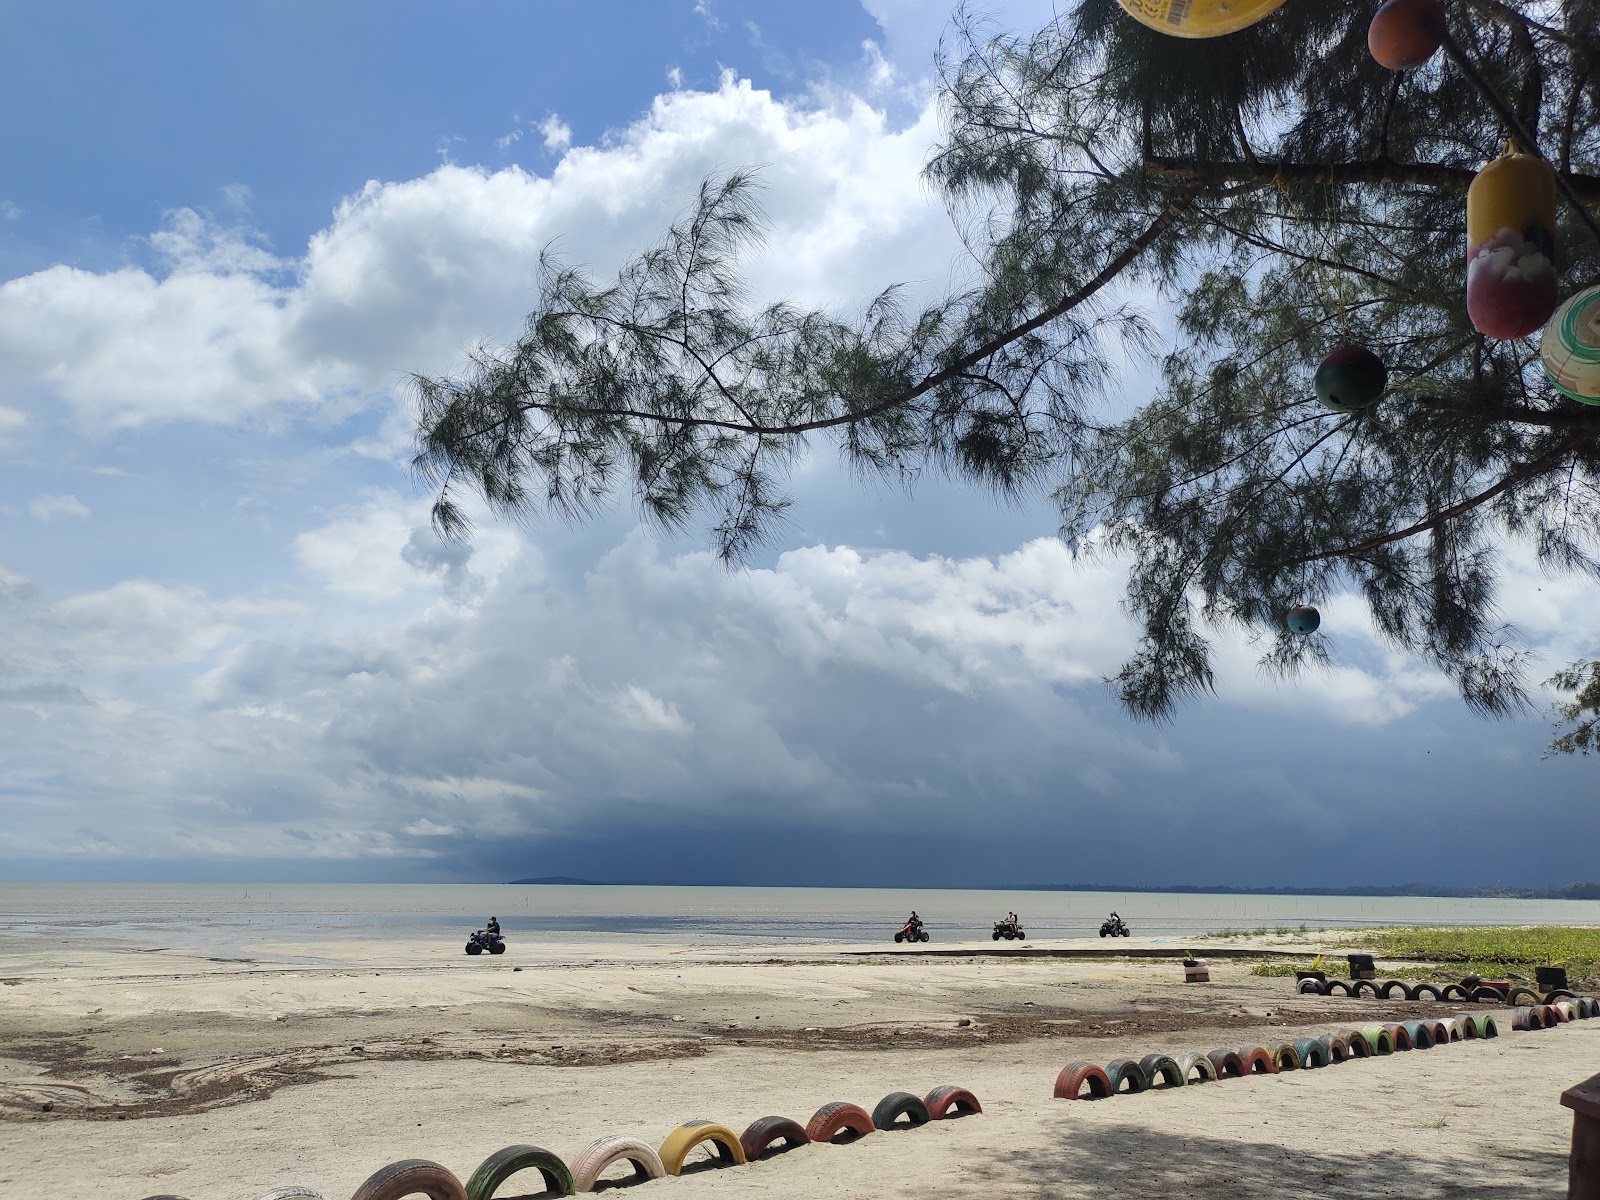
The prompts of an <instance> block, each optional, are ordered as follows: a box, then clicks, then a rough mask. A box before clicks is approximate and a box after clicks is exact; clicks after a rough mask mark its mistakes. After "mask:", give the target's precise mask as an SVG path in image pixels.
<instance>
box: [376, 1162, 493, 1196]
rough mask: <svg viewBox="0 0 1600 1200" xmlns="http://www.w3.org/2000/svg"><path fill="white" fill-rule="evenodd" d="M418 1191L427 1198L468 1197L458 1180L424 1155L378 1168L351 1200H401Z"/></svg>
mask: <svg viewBox="0 0 1600 1200" xmlns="http://www.w3.org/2000/svg"><path fill="white" fill-rule="evenodd" d="M419 1194H420V1195H423V1196H426V1197H427V1198H428V1200H467V1189H466V1188H465V1187H463V1186H462V1184H461V1180H459V1179H457V1178H456V1177H455V1175H453V1174H452V1173H451V1172H450V1171H448V1170H446V1169H445V1168H444V1167H441V1166H440V1165H439V1164H438V1163H436V1162H429V1161H428V1160H427V1159H425V1158H407V1159H402V1160H401V1161H400V1162H397V1163H390V1164H389V1165H388V1166H387V1167H381V1168H379V1169H378V1170H377V1171H375V1172H374V1173H373V1174H372V1175H370V1176H368V1178H367V1181H366V1182H365V1183H363V1184H362V1185H361V1186H360V1187H358V1188H357V1189H356V1193H355V1195H353V1196H351V1197H350V1200H401V1198H402V1197H404V1196H416V1195H419Z"/></svg>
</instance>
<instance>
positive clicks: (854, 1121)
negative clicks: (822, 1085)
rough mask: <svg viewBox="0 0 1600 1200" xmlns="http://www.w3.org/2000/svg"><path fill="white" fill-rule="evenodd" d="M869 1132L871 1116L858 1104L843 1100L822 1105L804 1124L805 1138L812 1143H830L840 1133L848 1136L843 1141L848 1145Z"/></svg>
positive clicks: (870, 1129) (870, 1130)
mask: <svg viewBox="0 0 1600 1200" xmlns="http://www.w3.org/2000/svg"><path fill="white" fill-rule="evenodd" d="M871 1132H872V1114H871V1113H869V1112H868V1111H867V1110H866V1109H864V1108H862V1107H861V1106H860V1105H859V1104H850V1103H848V1102H846V1101H844V1100H836V1101H834V1102H833V1103H832V1104H824V1105H823V1106H822V1107H821V1108H819V1109H817V1111H816V1112H815V1113H813V1114H812V1116H811V1120H809V1121H807V1122H806V1136H807V1137H808V1138H810V1139H811V1140H812V1141H813V1142H831V1141H833V1139H834V1138H836V1137H838V1136H839V1135H840V1134H841V1133H848V1134H849V1135H850V1136H849V1137H848V1138H846V1139H845V1141H846V1142H847V1143H848V1142H853V1141H856V1140H857V1139H858V1138H864V1137H866V1136H867V1134H869V1133H871Z"/></svg>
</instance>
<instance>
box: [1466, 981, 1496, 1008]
mask: <svg viewBox="0 0 1600 1200" xmlns="http://www.w3.org/2000/svg"><path fill="white" fill-rule="evenodd" d="M1468 999H1469V1000H1471V1001H1472V1002H1473V1003H1474V1004H1476V1003H1477V1002H1478V1001H1479V1000H1487V1001H1489V1002H1490V1003H1491V1004H1499V1003H1500V1002H1501V1001H1503V1000H1504V999H1505V997H1504V996H1503V995H1501V993H1500V989H1499V988H1492V987H1490V986H1489V985H1488V984H1484V983H1480V984H1479V985H1478V986H1477V987H1475V988H1473V989H1472V995H1471V996H1469V997H1468Z"/></svg>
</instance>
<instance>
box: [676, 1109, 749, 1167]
mask: <svg viewBox="0 0 1600 1200" xmlns="http://www.w3.org/2000/svg"><path fill="white" fill-rule="evenodd" d="M707 1143H710V1145H711V1147H712V1148H713V1149H714V1150H716V1152H717V1164H718V1165H719V1166H723V1167H742V1166H744V1146H743V1145H741V1144H740V1142H739V1136H738V1135H737V1134H736V1133H734V1132H733V1130H731V1129H729V1128H728V1127H727V1126H726V1125H718V1124H717V1123H716V1122H715V1121H706V1120H695V1121H685V1122H684V1123H683V1124H682V1125H679V1126H678V1127H677V1128H676V1129H674V1130H673V1131H672V1132H671V1133H669V1134H667V1136H666V1138H665V1140H663V1141H662V1143H661V1149H660V1150H659V1151H657V1153H658V1154H659V1155H660V1156H661V1165H662V1167H664V1168H665V1169H666V1172H667V1174H668V1175H682V1174H683V1160H684V1159H686V1158H687V1157H689V1151H691V1150H693V1149H694V1148H695V1147H696V1146H704V1145H706V1144H707Z"/></svg>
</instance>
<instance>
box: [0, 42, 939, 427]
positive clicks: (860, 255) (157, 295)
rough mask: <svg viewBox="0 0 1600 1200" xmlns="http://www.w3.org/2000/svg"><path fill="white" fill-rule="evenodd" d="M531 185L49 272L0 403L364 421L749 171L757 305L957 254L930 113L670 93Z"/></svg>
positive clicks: (847, 290)
mask: <svg viewBox="0 0 1600 1200" xmlns="http://www.w3.org/2000/svg"><path fill="white" fill-rule="evenodd" d="M540 132H541V134H542V136H543V137H544V139H545V142H546V145H547V146H549V148H551V149H552V150H556V151H559V152H563V153H562V155H561V158H560V161H559V163H558V164H557V166H556V167H555V168H554V170H553V171H552V172H551V173H550V174H549V175H548V176H541V175H536V174H531V173H528V172H526V171H524V170H522V169H521V168H519V167H514V166H513V167H507V168H505V169H503V170H498V171H489V170H486V169H483V168H480V167H476V166H464V165H463V166H458V165H454V164H452V163H448V162H447V163H445V164H444V165H442V166H440V167H439V168H438V169H436V170H434V171H432V172H430V173H429V174H427V175H425V176H423V177H421V178H417V179H410V180H403V181H398V182H378V181H372V182H369V183H368V184H367V185H366V186H365V187H363V188H362V189H361V190H360V191H359V192H357V193H356V194H354V195H352V196H350V197H348V198H346V199H345V200H344V201H342V202H341V203H340V204H339V206H338V207H337V209H336V210H335V212H334V215H333V220H332V222H331V223H330V224H329V225H327V226H326V227H325V228H324V229H322V230H320V231H319V232H318V233H316V234H315V235H314V236H313V237H312V238H311V240H310V242H309V244H308V245H307V246H306V247H305V248H304V249H303V251H301V252H300V253H298V254H295V255H287V254H284V253H282V252H275V251H273V250H271V249H269V248H268V247H267V246H266V245H265V243H264V240H263V239H262V238H261V237H260V235H259V234H257V233H255V232H254V231H253V230H251V229H250V228H249V227H248V226H246V225H241V224H238V223H232V224H229V223H223V222H219V221H217V220H215V219H212V218H209V217H207V216H206V215H205V214H203V213H201V212H199V211H197V210H194V209H187V208H186V209H180V210H178V211H176V212H174V213H173V214H171V215H170V216H169V217H168V219H167V221H166V223H165V224H164V226H163V227H162V228H161V229H159V230H157V231H156V232H155V233H153V234H151V235H150V236H149V238H148V239H147V243H148V246H149V248H150V251H151V254H152V256H153V258H154V262H153V263H152V264H151V265H150V266H148V267H146V266H137V265H129V266H125V267H121V268H119V269H117V270H113V271H106V272H92V271H85V270H81V269H77V268H72V267H67V266H56V267H51V268H48V269H46V270H44V271H40V272H36V273H34V274H31V275H27V276H23V277H21V278H17V279H12V280H9V281H7V282H5V283H4V284H0V403H3V404H4V405H5V406H6V408H7V409H9V410H12V411H20V412H26V411H28V410H30V409H33V408H40V409H43V408H44V407H47V406H50V405H56V404H64V405H65V407H66V409H67V411H68V412H69V413H70V414H71V416H72V417H73V418H74V420H75V421H76V422H77V423H78V426H79V428H80V429H81V430H82V431H84V432H85V433H88V434H91V435H94V436H99V435H101V434H103V433H105V432H107V431H115V430H119V429H126V428H138V427H141V426H145V425H149V424H151V423H155V422H167V421H175V420H181V421H194V422H203V423H214V424H221V425H226V424H235V423H239V422H244V421H251V420H256V421H263V420H264V421H269V422H270V421H283V420H298V419H304V418H308V417H309V418H313V419H316V420H320V421H323V422H328V421H333V420H337V419H340V418H341V417H343V416H344V415H347V414H348V413H350V412H351V411H353V410H355V409H357V408H359V407H362V406H370V405H373V404H381V403H387V402H388V397H390V396H391V395H392V394H393V392H394V389H395V385H396V383H397V382H398V381H399V380H400V379H402V378H403V377H404V374H405V373H406V372H408V371H413V370H415V371H423V372H439V371H444V370H447V369H449V368H450V367H451V366H452V365H455V364H458V363H459V362H460V360H461V355H462V353H463V350H464V349H465V348H467V347H470V346H471V345H473V344H475V343H476V342H478V341H479V340H480V339H482V338H488V339H490V340H492V341H503V340H507V339H509V338H511V337H513V336H514V335H515V334H516V332H517V331H518V329H519V327H520V324H521V321H522V318H523V316H524V314H525V311H526V306H527V303H528V300H529V297H530V296H531V295H532V294H533V289H534V284H535V278H536V269H537V264H538V260H539V256H540V253H541V252H542V251H543V250H545V249H546V247H548V246H549V245H550V244H551V243H552V242H554V243H556V244H557V246H558V249H559V250H560V251H561V252H562V253H563V254H564V255H565V256H566V257H568V258H569V259H570V260H571V261H574V262H577V263H580V264H586V265H588V266H591V267H592V268H593V269H594V270H595V271H596V272H597V273H600V274H605V273H608V272H610V271H612V270H614V269H615V267H616V266H617V265H618V263H619V261H620V256H621V255H622V254H624V253H625V252H626V251H628V250H629V249H633V248H639V247H643V246H646V245H648V244H649V243H650V242H651V241H653V240H654V239H655V238H656V237H657V236H658V235H659V234H660V232H661V230H662V229H663V228H664V226H665V224H666V223H667V221H669V220H670V219H671V217H672V216H673V215H675V214H676V213H677V212H679V211H681V210H682V208H683V207H684V206H685V204H687V203H688V201H689V200H690V198H691V197H692V196H693V194H694V189H695V187H696V186H697V185H698V183H699V181H700V179H701V178H702V177H703V176H705V175H706V174H709V173H712V172H715V171H717V170H723V169H727V168H728V167H730V166H736V165H744V164H758V165H760V164H764V165H765V175H764V178H765V181H766V183H767V185H768V187H769V189H770V190H769V195H768V201H769V207H770V211H771V216H772V222H773V229H772V238H771V247H772V249H771V253H769V254H768V256H767V257H766V258H765V259H764V260H763V262H762V263H761V264H759V265H758V267H757V269H756V272H755V283H756V287H757V290H758V292H759V293H760V294H762V295H764V296H767V297H770V298H778V297H798V298H801V299H805V300H809V301H817V302H838V301H841V300H843V301H846V302H851V303H853V302H857V301H861V300H864V299H866V298H868V297H870V296H871V295H875V294H876V293H877V292H878V291H879V290H880V289H882V288H883V287H884V286H886V285H887V284H889V283H892V282H896V281H904V280H908V279H909V280H911V281H912V282H914V283H920V284H921V285H922V286H924V287H938V286H939V285H940V284H942V283H943V282H944V280H945V277H946V275H947V272H948V269H949V268H948V264H949V263H950V262H951V261H952V259H953V258H954V257H955V256H956V255H957V254H958V252H959V244H958V241H957V239H956V237H955V235H954V233H953V232H952V231H951V229H950V226H949V222H948V221H947V219H946V217H945V215H944V213H943V211H942V210H941V209H940V207H939V205H938V203H937V202H936V200H935V199H934V197H932V196H931V195H929V194H928V193H927V191H926V190H925V189H924V188H923V187H922V185H921V183H920V180H919V178H918V172H919V170H920V168H921V165H922V163H923V161H924V159H925V157H926V154H927V152H928V150H929V147H930V146H931V145H932V143H933V141H934V139H935V137H936V134H937V122H936V119H935V112H934V108H933V106H932V103H931V102H928V103H926V104H925V106H924V108H923V110H922V112H921V114H920V116H919V118H918V119H917V120H915V121H913V122H911V123H910V124H908V125H903V126H902V125H891V124H890V122H889V120H888V118H886V117H885V115H884V114H883V113H882V112H880V111H878V110H875V109H874V108H872V107H871V106H870V105H869V104H867V103H865V102H864V101H862V100H860V99H857V98H855V97H850V96H839V97H834V98H833V99H831V100H829V101H827V102H825V103H820V104H819V103H813V104H810V105H796V104H792V103H785V102H783V101H780V100H778V99H776V98H775V97H773V96H772V95H771V94H770V93H769V92H766V91H763V90H760V89H757V88H754V87H752V86H751V85H750V83H749V82H748V81H744V80H739V79H737V78H736V77H735V76H734V75H733V74H732V73H731V72H730V73H728V74H726V75H725V76H724V78H723V81H722V84H721V86H720V87H719V88H718V89H717V90H716V91H713V92H673V93H670V94H668V95H663V96H660V97H658V98H657V99H656V100H655V102H654V103H653V104H652V106H651V108H650V110H649V112H648V113H646V114H645V115H643V116H642V117H640V118H639V119H638V120H636V121H634V122H633V123H632V124H631V125H628V126H626V127H625V128H623V129H621V130H620V131H617V132H616V133H615V134H613V135H612V136H611V137H610V138H609V139H608V142H607V144H606V145H605V146H603V147H589V146H572V145H570V138H571V131H570V128H569V127H568V126H567V125H566V124H565V123H564V122H563V121H561V119H560V118H559V117H557V116H555V115H554V114H552V115H551V116H550V117H548V118H547V119H546V120H545V121H544V122H543V124H542V125H541V126H540Z"/></svg>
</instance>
